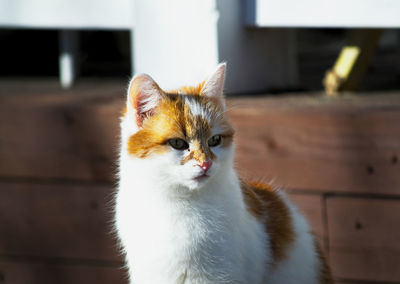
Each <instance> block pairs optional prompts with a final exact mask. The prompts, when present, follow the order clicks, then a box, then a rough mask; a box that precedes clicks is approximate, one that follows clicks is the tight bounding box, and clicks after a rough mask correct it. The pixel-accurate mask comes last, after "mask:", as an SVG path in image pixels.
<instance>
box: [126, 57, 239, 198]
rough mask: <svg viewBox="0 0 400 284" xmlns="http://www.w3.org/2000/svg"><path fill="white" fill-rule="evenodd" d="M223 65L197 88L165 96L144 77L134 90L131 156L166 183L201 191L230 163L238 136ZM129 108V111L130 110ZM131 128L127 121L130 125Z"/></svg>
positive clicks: (135, 81) (131, 97)
mask: <svg viewBox="0 0 400 284" xmlns="http://www.w3.org/2000/svg"><path fill="white" fill-rule="evenodd" d="M224 74H225V65H220V66H219V67H218V69H217V71H216V73H214V74H213V75H212V76H211V77H210V78H209V79H208V80H207V81H206V82H204V83H202V84H200V85H199V86H197V87H195V88H187V87H186V88H182V89H179V90H177V91H173V92H164V91H162V90H161V89H160V88H159V87H158V86H157V84H156V83H155V82H154V81H153V80H152V79H151V78H150V77H148V76H146V75H139V76H136V77H135V78H134V79H133V81H132V83H131V86H130V90H129V97H128V98H129V99H128V104H129V105H128V108H127V109H128V112H129V111H131V112H134V114H135V115H134V116H132V115H131V116H130V117H134V118H135V120H133V121H131V123H135V124H136V126H137V131H136V132H135V133H133V134H132V135H130V136H129V138H128V139H127V145H126V147H127V152H128V154H129V155H131V156H132V157H133V158H135V159H136V160H137V159H139V160H142V161H143V162H144V163H143V164H146V165H150V166H151V168H152V171H153V173H154V174H155V175H156V176H157V178H159V179H161V180H162V181H164V182H165V183H167V184H171V185H178V186H183V187H186V188H189V189H191V190H194V189H200V188H202V187H203V186H205V185H207V184H208V183H209V182H211V181H212V180H213V178H215V177H216V176H217V175H218V173H219V172H221V171H223V170H224V169H225V168H227V167H229V166H230V165H231V163H232V140H233V134H234V131H233V129H232V127H231V125H230V124H229V122H228V120H227V117H226V114H225V103H224V99H223V97H222V88H223V80H224ZM129 109H130V110H129ZM128 123H129V122H128Z"/></svg>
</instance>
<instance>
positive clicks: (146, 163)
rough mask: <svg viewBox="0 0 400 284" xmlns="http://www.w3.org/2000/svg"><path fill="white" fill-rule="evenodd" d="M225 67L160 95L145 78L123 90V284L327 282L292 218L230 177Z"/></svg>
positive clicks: (264, 188)
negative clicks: (127, 282)
mask: <svg viewBox="0 0 400 284" xmlns="http://www.w3.org/2000/svg"><path fill="white" fill-rule="evenodd" d="M225 68H226V67H225V64H221V65H219V66H218V67H217V70H216V71H215V72H214V73H213V74H212V75H211V76H210V77H209V78H208V79H207V80H206V81H204V82H203V83H201V84H199V85H198V86H195V87H183V88H181V89H179V90H174V91H170V92H164V91H163V90H161V89H160V87H159V86H158V85H157V84H156V83H155V82H154V80H153V79H151V77H149V76H148V75H137V76H135V77H134V78H133V79H132V81H131V84H130V87H129V90H128V96H127V106H126V112H125V114H124V116H123V117H122V121H121V130H122V135H121V153H120V182H119V190H118V194H117V202H116V226H117V229H118V233H119V236H120V240H121V242H122V245H123V248H124V252H125V253H126V260H127V265H128V268H129V272H130V278H131V283H135V284H141V283H158V284H162V283H166V284H167V283H179V284H181V283H186V284H189V283H191V284H192V283H193V284H194V283H199V284H200V283H253V284H257V283H269V284H278V283H279V284H291V283H293V284H294V283H296V284H302V283H303V284H317V283H318V284H322V283H332V282H331V278H330V274H329V271H328V268H327V266H326V264H325V262H324V260H323V257H322V256H321V254H320V253H319V251H318V249H317V247H316V244H315V241H314V238H313V236H312V235H311V233H310V228H309V226H308V224H307V222H306V221H305V219H304V218H303V217H302V216H301V215H300V214H299V213H298V212H297V209H296V208H295V207H294V206H293V205H292V204H291V203H290V202H289V201H288V200H287V199H286V197H285V196H284V194H283V193H282V192H279V191H276V190H274V189H272V188H271V187H269V186H268V185H263V184H255V183H250V184H249V183H245V182H243V181H241V180H240V179H239V178H238V176H237V174H236V172H235V170H234V168H233V157H234V143H233V137H234V130H233V128H232V126H231V125H230V124H229V121H228V118H227V116H226V113H225V101H224V98H223V94H222V90H223V84H224V79H225ZM212 137H213V139H214V140H213V139H211V140H210V138H212ZM171 139H182V140H183V141H185V142H186V143H187V144H182V145H186V146H187V147H183V148H182V149H176V148H174V147H173V146H172V145H173V144H171ZM219 139H220V140H219ZM213 141H214V142H213ZM215 141H217V142H215ZM215 143H217V145H214V144H215ZM205 165H206V166H205Z"/></svg>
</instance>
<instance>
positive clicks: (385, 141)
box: [231, 98, 400, 194]
mask: <svg viewBox="0 0 400 284" xmlns="http://www.w3.org/2000/svg"><path fill="white" fill-rule="evenodd" d="M393 100H394V102H393V103H392V104H389V103H390V102H386V103H387V105H385V104H383V105H379V104H374V103H373V102H374V101H373V100H372V101H371V102H369V103H368V98H367V99H366V101H365V102H363V101H362V102H360V103H354V102H353V103H351V101H350V102H349V103H348V104H346V101H345V100H343V101H334V102H330V101H327V102H324V101H321V102H318V101H316V100H315V101H311V102H307V101H304V102H301V101H300V100H298V101H297V104H296V103H293V102H292V104H291V103H290V100H289V101H288V105H287V106H282V104H283V103H281V104H279V103H278V102H276V101H274V100H272V101H268V100H261V99H259V100H253V101H251V102H246V101H244V100H238V101H237V102H231V103H232V104H235V107H234V109H233V110H232V111H231V118H232V122H233V124H234V125H235V127H236V129H237V132H236V133H237V136H236V142H237V161H238V163H237V164H238V166H237V167H238V169H239V171H240V172H241V173H242V174H243V175H245V176H251V177H264V178H265V179H266V180H274V182H275V183H276V184H278V185H281V186H282V187H289V188H291V189H303V190H312V191H320V192H354V193H376V194H400V175H399V174H398V173H399V172H400V162H399V161H398V159H399V158H400V111H399V110H400V105H399V103H400V99H393ZM294 101H295V102H296V100H294ZM282 102H283V101H282ZM381 104H382V103H381Z"/></svg>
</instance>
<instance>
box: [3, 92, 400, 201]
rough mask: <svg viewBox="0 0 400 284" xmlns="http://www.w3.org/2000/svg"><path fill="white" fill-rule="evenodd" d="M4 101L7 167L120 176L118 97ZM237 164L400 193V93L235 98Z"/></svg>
mask: <svg viewBox="0 0 400 284" xmlns="http://www.w3.org/2000/svg"><path fill="white" fill-rule="evenodd" d="M90 98H91V99H88V98H86V97H85V96H83V98H82V99H81V101H79V100H78V99H76V97H74V99H73V100H72V99H71V102H68V100H66V99H65V98H63V100H62V101H61V102H57V100H53V101H52V100H49V99H47V100H45V101H46V102H45V103H43V106H41V105H36V104H32V106H29V105H28V106H27V105H22V106H21V104H19V105H18V104H17V105H16V104H15V103H13V104H12V105H11V106H7V104H5V105H2V106H0V160H1V161H2V163H0V176H7V177H35V178H67V179H76V180H93V181H96V180H97V181H98V180H113V179H114V177H115V175H114V174H115V169H116V166H115V161H116V159H117V151H118V139H119V138H118V136H119V126H118V121H119V113H120V110H121V108H122V104H123V101H122V100H121V99H118V98H115V99H110V98H108V99H103V100H102V99H93V97H90ZM228 108H229V109H230V116H231V120H232V122H233V125H234V126H235V128H236V129H237V132H236V133H237V135H236V144H237V159H236V160H237V168H238V170H239V172H240V173H241V174H242V175H243V176H245V177H247V178H250V179H257V180H259V179H260V178H264V179H265V180H274V182H275V183H276V184H277V185H279V186H281V187H287V188H291V189H301V190H303V191H304V190H308V191H315V192H351V193H373V194H390V195H393V194H395V195H400V175H399V174H398V172H399V171H400V162H399V159H400V111H399V110H400V97H399V96H381V97H378V96H369V97H368V96H366V97H363V99H362V100H359V99H357V98H356V97H350V98H346V97H344V98H341V99H338V100H326V99H323V98H283V99H271V98H253V99H251V100H249V99H230V100H228Z"/></svg>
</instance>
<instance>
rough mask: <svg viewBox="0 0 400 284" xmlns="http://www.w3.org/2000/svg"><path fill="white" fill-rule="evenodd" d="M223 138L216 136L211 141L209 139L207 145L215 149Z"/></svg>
mask: <svg viewBox="0 0 400 284" xmlns="http://www.w3.org/2000/svg"><path fill="white" fill-rule="evenodd" d="M221 141H222V136H221V135H214V136H212V137H211V138H210V139H208V141H207V143H208V146H209V147H215V146H218V145H219V144H221Z"/></svg>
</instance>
